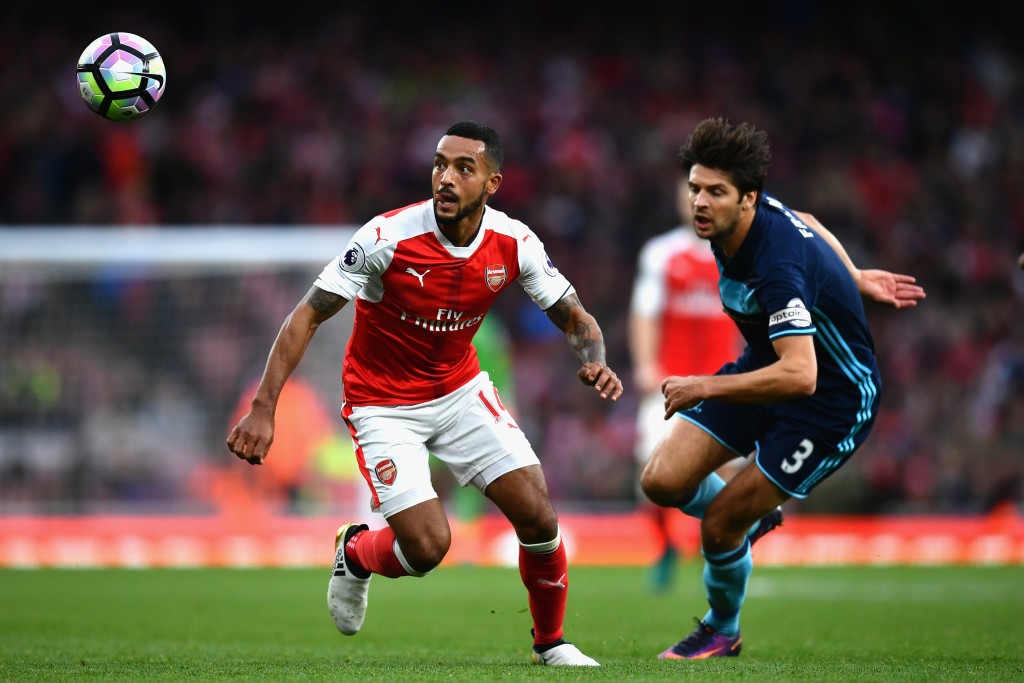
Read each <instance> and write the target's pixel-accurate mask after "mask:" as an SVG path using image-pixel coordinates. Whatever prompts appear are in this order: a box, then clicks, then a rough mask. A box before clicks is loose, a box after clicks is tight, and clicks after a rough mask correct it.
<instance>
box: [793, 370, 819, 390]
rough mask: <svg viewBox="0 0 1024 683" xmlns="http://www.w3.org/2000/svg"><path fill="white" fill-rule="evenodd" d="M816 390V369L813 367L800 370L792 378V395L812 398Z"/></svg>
mask: <svg viewBox="0 0 1024 683" xmlns="http://www.w3.org/2000/svg"><path fill="white" fill-rule="evenodd" d="M817 390H818V369H817V368H815V367H810V368H801V369H800V371H799V372H797V373H795V374H794V376H793V393H794V394H795V395H796V396H799V397H804V396H813V395H814V392H815V391H817Z"/></svg>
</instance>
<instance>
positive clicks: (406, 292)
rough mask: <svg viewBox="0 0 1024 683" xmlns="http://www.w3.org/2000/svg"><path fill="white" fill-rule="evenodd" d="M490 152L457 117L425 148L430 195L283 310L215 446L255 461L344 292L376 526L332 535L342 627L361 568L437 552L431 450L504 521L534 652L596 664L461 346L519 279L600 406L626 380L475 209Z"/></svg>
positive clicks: (438, 519) (441, 532) (532, 246)
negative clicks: (576, 639) (380, 521)
mask: <svg viewBox="0 0 1024 683" xmlns="http://www.w3.org/2000/svg"><path fill="white" fill-rule="evenodd" d="M502 158H503V151H502V145H501V141H500V139H499V137H498V134H497V133H496V132H495V131H494V130H493V129H492V128H490V127H488V126H485V125H482V124H480V123H476V122H473V121H463V122H460V123H456V124H455V125H453V126H451V127H450V128H449V129H448V130H447V132H446V133H445V134H444V136H443V137H442V138H441V140H440V142H439V143H438V145H437V150H436V152H435V154H434V165H433V170H432V172H431V183H432V191H433V200H432V201H423V202H420V203H418V204H413V205H411V206H407V207H404V208H401V209H396V210H394V211H390V212H388V213H384V214H381V215H379V216H377V217H375V218H374V219H372V220H371V221H369V222H368V223H366V224H365V225H364V226H363V227H362V228H360V229H359V230H358V231H357V232H356V233H355V235H354V236H353V238H352V240H351V241H350V242H349V244H348V245H347V247H346V248H345V250H344V251H343V252H342V253H341V254H340V255H339V256H338V257H337V258H336V259H334V260H333V261H331V262H330V263H329V264H328V265H327V266H326V267H325V268H324V269H323V272H321V274H320V276H319V278H317V280H316V282H315V283H314V285H313V286H312V288H310V290H309V292H308V293H307V294H306V296H305V298H304V299H303V300H302V301H301V302H299V304H298V305H297V306H296V307H295V309H294V310H293V311H292V312H291V313H290V314H289V315H288V317H287V318H286V319H285V321H284V324H283V326H282V327H281V330H280V332H279V333H278V336H277V339H276V340H275V342H274V344H273V347H272V348H271V351H270V357H269V359H268V361H267V364H266V368H265V370H264V373H263V377H262V380H261V382H260V385H259V388H258V389H257V391H256V395H255V397H254V398H253V401H252V408H251V410H250V411H249V413H248V414H247V415H246V416H245V417H243V418H242V420H241V421H240V422H239V423H238V425H237V426H235V428H234V429H232V431H231V434H230V435H229V436H228V439H227V444H228V448H229V449H230V450H231V451H232V452H233V453H235V455H237V456H238V457H239V458H241V459H243V460H246V461H248V462H249V463H251V464H256V465H258V464H261V463H262V462H263V460H264V459H265V458H266V457H267V454H268V452H269V450H270V446H271V443H272V442H273V438H274V410H275V407H276V404H277V400H278V396H279V395H280V393H281V389H282V387H283V386H284V383H285V381H286V380H287V378H288V376H289V375H290V374H291V372H292V371H293V370H294V369H295V367H296V366H297V365H298V364H299V362H300V360H301V359H302V356H303V354H304V352H305V349H306V346H307V345H308V344H309V341H310V339H311V338H312V337H313V334H314V333H315V332H316V329H317V328H318V327H319V326H320V324H322V323H323V322H324V321H325V320H327V319H328V318H330V317H331V316H333V315H334V314H335V313H337V312H338V311H340V310H341V309H342V308H343V307H344V306H345V304H347V303H348V302H350V301H355V323H354V327H353V331H352V335H351V337H350V339H349V342H348V347H347V349H346V352H345V360H344V363H343V367H342V384H343V401H342V410H341V415H342V418H343V419H344V420H345V424H346V425H347V426H348V429H349V432H350V433H351V435H352V442H353V444H354V446H355V452H356V457H357V458H358V460H359V467H360V471H361V473H362V475H363V477H364V478H365V479H366V483H367V485H368V486H369V487H370V489H371V497H372V506H373V509H374V511H376V512H379V513H380V514H381V515H383V516H384V518H385V519H386V520H387V526H386V527H384V528H381V529H379V530H374V531H371V530H370V529H369V527H368V526H367V525H365V524H359V523H356V522H350V523H347V524H344V525H342V526H341V528H339V529H338V531H337V534H336V552H335V560H334V571H333V574H332V576H331V579H330V583H329V586H328V592H327V603H328V607H329V608H330V612H331V615H332V616H333V618H334V622H335V624H336V625H337V627H338V629H339V630H340V631H341V632H342V633H344V634H346V635H353V634H355V633H356V632H358V631H359V629H360V627H361V626H362V624H363V619H364V616H365V614H366V604H367V594H368V590H369V582H370V577H371V576H372V575H373V574H380V575H382V576H386V577H389V578H397V577H401V576H417V577H421V576H424V575H425V574H427V573H428V572H430V571H431V570H432V569H434V567H436V566H437V565H438V564H440V563H441V560H442V559H443V558H444V556H445V554H446V553H447V552H448V549H449V547H450V546H451V528H450V527H449V524H448V519H447V517H446V515H445V511H444V508H443V506H442V504H441V502H440V500H439V499H438V496H437V493H436V492H435V491H434V489H433V487H432V485H431V479H430V469H429V462H428V454H430V453H433V454H434V455H435V456H436V457H438V458H439V459H440V460H441V461H443V462H444V463H445V464H446V465H447V466H448V468H449V469H450V470H451V472H452V474H453V475H454V476H455V478H456V479H457V481H458V482H459V484H460V485H463V486H469V485H472V486H475V487H477V488H478V489H480V491H482V492H483V493H484V495H485V496H487V498H489V499H490V500H492V501H493V502H494V504H495V505H496V506H497V507H498V509H499V510H501V512H502V513H503V514H504V515H505V517H506V518H508V520H509V522H510V523H511V524H512V526H513V528H514V529H515V533H516V536H517V537H518V539H519V569H520V575H521V577H522V580H523V584H524V585H525V586H526V590H527V593H528V597H529V608H530V613H531V615H532V617H533V629H532V631H533V653H532V658H533V661H534V662H535V663H537V664H546V665H556V666H565V665H568V666H597V665H598V663H597V662H596V661H594V660H593V659H591V658H590V657H588V656H587V655H585V654H583V653H582V652H580V650H579V649H578V648H577V647H576V646H575V645H573V644H571V643H569V642H567V641H566V640H565V639H564V637H563V633H562V623H563V620H564V616H565V609H566V597H567V590H568V585H569V579H568V566H567V561H566V554H565V548H564V546H563V544H562V539H561V536H560V535H559V530H558V518H557V516H556V514H555V511H554V508H553V507H552V504H551V501H550V499H549V496H548V491H547V484H546V483H545V479H544V473H543V471H542V470H541V466H540V461H539V460H538V459H537V456H536V454H535V453H534V451H533V448H532V447H531V446H530V444H529V442H528V441H527V439H526V437H525V436H524V435H523V433H522V431H521V430H520V429H519V427H518V425H517V424H516V422H515V420H514V419H513V417H512V415H510V414H509V412H508V411H507V410H506V409H505V407H504V405H503V404H502V401H501V398H500V397H499V396H498V391H497V389H496V388H495V386H494V385H493V384H492V383H491V380H490V379H489V378H488V376H487V373H486V372H483V371H481V369H480V363H479V361H478V360H477V356H476V351H475V350H474V348H473V345H472V344H471V341H472V339H473V335H474V334H475V333H476V331H477V329H479V326H480V322H481V321H482V320H483V319H484V316H485V315H486V314H487V311H488V310H489V309H490V307H491V305H492V304H493V303H494V301H495V299H496V298H497V297H498V296H499V295H501V293H502V292H503V291H505V289H506V288H508V287H509V286H511V285H512V283H513V282H517V283H518V284H519V285H520V286H521V287H522V288H523V289H524V290H525V291H526V293H527V294H528V295H529V296H530V298H531V299H532V300H533V301H534V303H536V304H537V306H539V307H540V308H541V309H543V310H544V311H545V313H547V316H548V318H550V319H551V321H552V322H553V323H554V324H555V325H556V326H557V327H558V328H559V329H561V330H562V331H563V332H564V333H565V336H566V339H567V340H568V343H569V348H570V350H571V351H572V353H573V354H574V356H575V357H576V359H577V360H578V361H579V363H580V368H579V370H578V371H577V373H576V374H577V377H578V378H579V379H580V381H581V382H583V383H584V384H585V385H588V386H591V387H593V388H594V391H595V392H597V394H598V396H599V397H600V398H601V399H607V400H611V401H616V400H618V398H619V397H620V396H621V395H622V383H621V382H620V381H619V378H618V376H617V375H616V374H615V373H614V372H613V371H612V370H611V368H609V367H608V366H607V364H606V362H605V346H604V337H603V336H602V334H601V329H600V327H599V326H598V324H597V321H596V320H595V319H594V317H593V316H592V315H590V314H589V313H587V311H586V310H585V309H584V308H583V305H582V304H581V303H580V300H579V298H578V296H577V295H576V291H575V289H574V288H573V286H572V284H570V283H569V281H568V280H567V279H566V278H565V276H563V275H562V274H561V273H560V272H559V271H558V269H557V268H555V266H554V264H553V263H552V262H551V260H550V259H549V258H548V256H547V254H546V253H545V251H544V246H543V243H542V242H541V240H540V239H539V238H538V237H537V235H536V234H535V233H534V232H533V231H532V230H530V228H529V227H527V226H526V225H524V224H523V223H521V222H520V221H517V220H515V219H513V218H510V217H509V216H507V215H505V214H504V213H502V212H501V211H497V210H495V209H493V208H491V207H488V206H487V200H488V199H489V198H490V197H491V196H492V195H494V193H495V192H497V191H498V187H499V186H500V185H501V180H502V175H501V165H502Z"/></svg>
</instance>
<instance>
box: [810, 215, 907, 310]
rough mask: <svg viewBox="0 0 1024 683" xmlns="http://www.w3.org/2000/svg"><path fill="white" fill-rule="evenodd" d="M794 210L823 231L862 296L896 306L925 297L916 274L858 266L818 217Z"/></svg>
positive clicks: (905, 306) (904, 306)
mask: <svg viewBox="0 0 1024 683" xmlns="http://www.w3.org/2000/svg"><path fill="white" fill-rule="evenodd" d="M793 213H795V214H796V215H797V216H798V217H799V218H800V220H802V221H803V222H804V223H806V224H807V226H808V227H810V228H811V229H812V230H814V232H816V233H817V234H819V235H821V237H822V238H824V240H825V241H826V242H828V243H829V245H830V246H831V247H832V248H833V249H834V250H835V252H836V253H837V254H839V258H841V259H842V260H843V263H845V264H846V269H847V270H849V271H850V275H852V276H853V281H854V282H856V283H857V290H858V291H860V293H861V296H865V297H867V298H869V299H871V300H873V301H877V302H878V303H880V304H884V305H886V306H892V307H893V308H896V309H900V308H912V307H914V306H917V302H918V301H920V300H921V299H924V298H925V296H926V295H925V293H924V288H923V287H921V286H919V285H917V284H916V282H917V278H915V277H914V276H912V275H901V274H899V273H891V272H889V271H887V270H879V269H877V268H871V269H866V270H861V269H860V268H857V266H855V265H853V260H852V259H851V258H850V255H849V254H847V253H846V249H844V248H843V245H842V244H841V243H840V242H839V239H838V238H837V237H836V236H835V235H833V234H832V233H831V232H829V231H828V229H827V228H825V226H824V225H822V224H821V222H820V221H819V220H818V219H817V218H815V217H814V216H813V215H811V214H809V213H806V212H803V211H794V212H793Z"/></svg>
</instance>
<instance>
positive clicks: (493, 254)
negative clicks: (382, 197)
mask: <svg viewBox="0 0 1024 683" xmlns="http://www.w3.org/2000/svg"><path fill="white" fill-rule="evenodd" d="M514 281H516V282H518V283H519V285H520V286H522V288H523V289H524V290H525V291H526V293H527V294H528V295H529V296H530V298H531V299H532V300H533V301H534V303H536V304H537V305H538V306H539V307H540V308H541V309H548V308H550V307H551V306H553V305H554V304H555V303H556V302H557V301H558V300H559V299H561V298H562V297H564V296H565V295H566V294H570V293H572V292H573V291H575V290H574V289H573V287H572V285H571V284H570V283H569V281H568V280H567V279H566V278H565V276H563V275H562V274H561V273H560V272H559V271H558V269H556V268H555V267H554V265H553V264H552V263H551V260H550V259H549V258H548V256H547V253H546V252H545V251H544V245H543V244H542V243H541V241H540V239H538V237H537V235H536V234H535V233H534V232H533V231H532V230H530V228H528V227H527V226H526V225H525V224H523V223H522V222H520V221H517V220H514V219H512V218H509V217H508V216H507V215H506V214H504V213H502V212H501V211H498V210H496V209H492V208H490V207H486V208H485V209H484V215H483V220H482V222H481V225H480V230H479V231H478V232H477V234H476V237H475V238H474V239H473V242H472V243H471V244H469V245H468V246H465V247H459V246H455V245H453V244H452V243H451V242H450V241H449V240H448V238H446V237H445V236H444V234H443V233H442V232H441V230H440V229H439V228H438V226H437V222H436V220H435V219H434V211H433V204H432V202H431V201H429V200H427V201H424V202H420V203H418V204H413V205H410V206H407V207H404V208H401V209H396V210H394V211H390V212H388V213H385V214H382V215H380V216H377V217H375V218H374V219H372V220H371V221H369V222H367V223H366V224H365V225H363V226H362V227H361V228H360V229H359V230H357V231H356V233H355V235H354V236H353V237H352V239H351V240H350V241H349V244H348V246H347V247H346V249H345V251H344V252H343V253H341V254H340V255H339V256H338V257H337V258H336V259H334V260H333V261H331V262H330V263H328V264H327V265H326V266H325V267H324V269H323V271H322V272H321V273H320V276H319V277H318V278H317V280H316V283H315V284H316V286H317V287H319V288H320V289H323V290H326V291H329V292H333V293H335V294H339V295H341V296H343V297H345V298H346V299H348V300H350V301H352V300H354V301H355V306H356V312H355V320H354V326H353V329H352V335H351V337H350V338H349V342H348V347H347V348H346V351H345V360H344V363H343V366H342V383H343V385H344V400H345V402H346V403H347V404H350V405H353V406H366V405H408V404H414V403H423V402H425V401H431V400H433V399H436V398H440V397H441V396H445V395H446V394H448V393H450V392H452V391H454V390H455V389H457V388H459V387H461V386H462V385H464V384H466V383H467V382H469V381H470V380H472V379H473V378H474V377H476V375H477V374H479V372H480V363H479V361H478V360H477V356H476V350H475V349H474V348H473V345H472V343H471V342H472V339H473V335H474V334H476V331H477V329H479V327H480V322H481V321H482V320H483V319H484V316H485V315H486V314H487V311H488V310H489V309H490V307H491V305H492V304H493V303H494V301H495V299H497V297H498V295H500V294H501V293H502V292H503V291H504V290H505V288H507V287H508V286H509V285H511V284H512V282H514Z"/></svg>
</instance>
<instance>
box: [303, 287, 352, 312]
mask: <svg viewBox="0 0 1024 683" xmlns="http://www.w3.org/2000/svg"><path fill="white" fill-rule="evenodd" d="M306 303H307V304H309V307H310V308H312V309H313V310H314V311H316V312H317V314H319V315H320V316H321V317H323V318H324V319H326V318H330V317H331V316H332V315H334V314H335V313H337V312H338V311H340V310H341V307H342V306H344V305H345V304H346V303H348V299H346V298H345V297H343V296H341V295H340V294H335V293H333V292H328V291H325V290H323V289H320V288H319V287H316V286H314V287H311V288H310V290H309V292H308V293H307V294H306Z"/></svg>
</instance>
